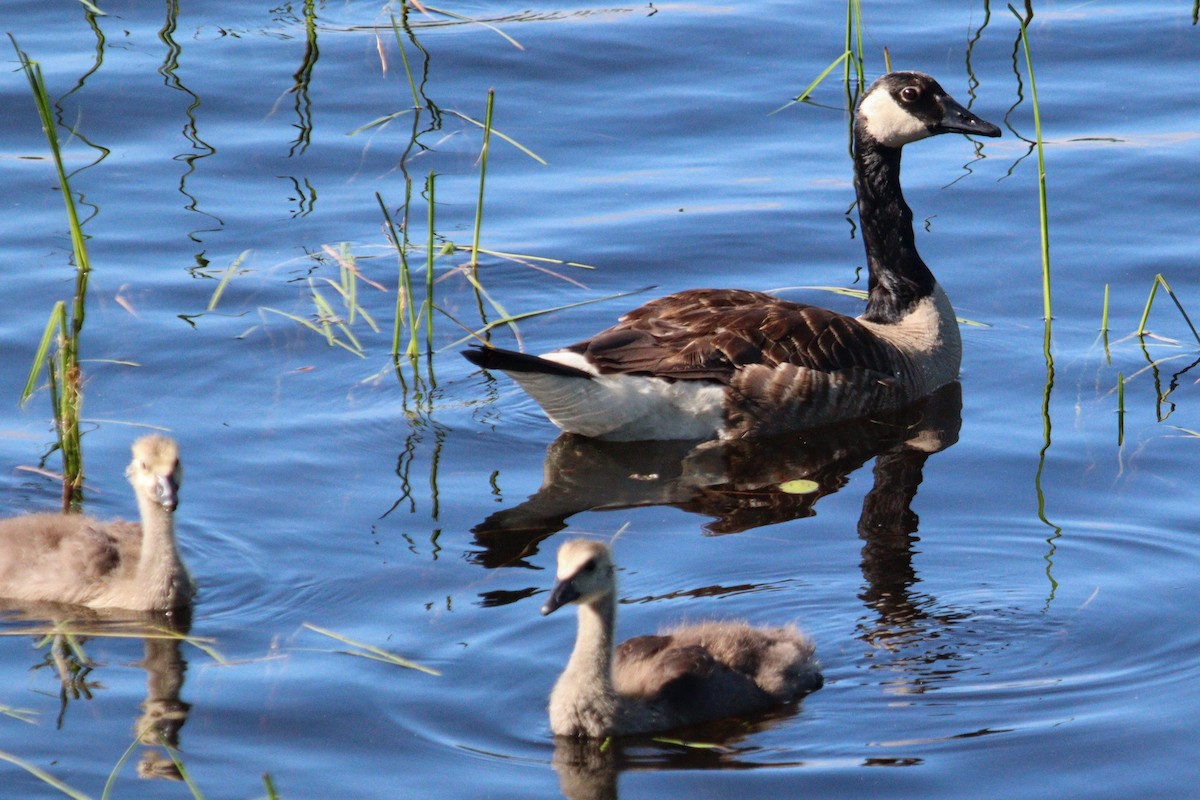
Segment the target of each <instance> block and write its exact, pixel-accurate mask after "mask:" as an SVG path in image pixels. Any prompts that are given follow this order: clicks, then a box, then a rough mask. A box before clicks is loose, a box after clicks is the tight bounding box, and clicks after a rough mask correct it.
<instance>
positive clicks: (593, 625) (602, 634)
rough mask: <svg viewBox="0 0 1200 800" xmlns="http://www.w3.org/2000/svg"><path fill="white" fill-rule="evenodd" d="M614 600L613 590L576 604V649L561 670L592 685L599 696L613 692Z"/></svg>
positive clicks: (581, 684)
mask: <svg viewBox="0 0 1200 800" xmlns="http://www.w3.org/2000/svg"><path fill="white" fill-rule="evenodd" d="M616 603H617V601H616V591H615V590H614V591H611V592H609V593H608V594H605V595H604V596H603V597H600V598H597V599H596V600H593V601H592V602H590V603H583V604H581V605H580V606H579V629H578V631H577V633H576V635H575V649H574V650H572V651H571V658H570V660H569V661H567V668H566V670H565V671H564V673H563V674H564V675H571V676H572V678H573V679H574V683H575V685H576V686H579V687H589V688H594V690H595V691H596V693H597V694H598V695H601V696H606V695H612V694H613V693H614V690H613V680H612V658H613V625H614V622H615V619H616V612H617V605H616Z"/></svg>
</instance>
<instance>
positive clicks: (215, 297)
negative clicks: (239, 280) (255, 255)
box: [206, 250, 250, 311]
mask: <svg viewBox="0 0 1200 800" xmlns="http://www.w3.org/2000/svg"><path fill="white" fill-rule="evenodd" d="M249 255H250V251H249V250H243V251H242V254H241V255H240V256H238V257H237V258H235V259H234V260H233V263H232V264H230V265H229V268H228V269H226V270H225V274H224V275H222V276H221V280H220V281H219V282H218V283H217V288H216V289H214V290H213V293H212V297H210V298H209V299H208V308H207V309H206V310H208V311H215V310H216V308H217V303H219V302H220V301H221V295H222V294H224V293H225V287H226V286H228V285H229V281H230V280H232V278H233V276H234V273H236V272H237V271H238V269H239V268H240V267H241V266H242V262H243V261H245V260H246V257H247V256H249Z"/></svg>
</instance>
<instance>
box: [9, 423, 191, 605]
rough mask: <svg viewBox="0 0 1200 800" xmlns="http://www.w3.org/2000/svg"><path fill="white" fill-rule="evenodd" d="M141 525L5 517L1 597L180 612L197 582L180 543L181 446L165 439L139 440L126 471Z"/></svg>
mask: <svg viewBox="0 0 1200 800" xmlns="http://www.w3.org/2000/svg"><path fill="white" fill-rule="evenodd" d="M125 475H126V477H128V478H129V482H130V483H131V484H132V485H133V493H134V495H135V496H136V497H137V504H138V512H139V514H140V517H141V522H140V523H137V522H125V521H122V520H115V521H112V522H100V521H99V520H96V519H92V518H91V517H85V516H83V515H81V514H25V515H23V516H20V517H13V518H11V519H6V520H0V597H4V598H9V599H12V600H19V601H30V602H50V603H70V604H74V605H81V606H88V607H90V608H124V609H130V610H134V611H172V610H174V609H178V608H180V607H182V606H185V605H187V603H189V602H190V601H191V599H192V596H193V595H194V594H195V584H194V583H193V582H192V579H191V576H190V575H188V572H187V569H186V568H185V567H184V565H183V562H182V561H181V560H180V558H179V551H178V550H177V548H176V546H175V507H176V505H177V504H178V502H179V485H180V481H181V478H182V470H181V468H180V466H179V448H178V446H177V445H176V444H175V442H174V441H173V440H171V439H168V438H167V437H165V436H157V435H154V436H143V437H142V438H140V439H138V440H137V441H136V442H134V443H133V460H132V461H131V462H130V464H129V468H128V469H127V470H126V471H125Z"/></svg>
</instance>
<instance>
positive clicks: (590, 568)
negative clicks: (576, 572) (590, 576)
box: [581, 558, 596, 572]
mask: <svg viewBox="0 0 1200 800" xmlns="http://www.w3.org/2000/svg"><path fill="white" fill-rule="evenodd" d="M581 571H582V572H595V571H596V559H594V558H590V559H588V561H587V563H586V564H584V565H583V569H582V570H581Z"/></svg>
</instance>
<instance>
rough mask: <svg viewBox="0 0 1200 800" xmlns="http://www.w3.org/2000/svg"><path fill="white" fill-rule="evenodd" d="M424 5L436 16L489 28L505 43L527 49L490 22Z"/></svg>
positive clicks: (519, 48)
mask: <svg viewBox="0 0 1200 800" xmlns="http://www.w3.org/2000/svg"><path fill="white" fill-rule="evenodd" d="M422 5H425V8H426V9H428V10H429V11H432V12H434V13H436V14H442V15H443V16H447V17H450V18H451V19H457V20H461V21H463V22H470V23H472V24H474V25H482V26H483V27H485V28H487V29H488V30H489V31H492V32H493V33H496V34H499V35H500V36H501V37H503V38H504V40H505V41H507V42H508V43H509V44H511V45H512V46H513V47H515V48H517V49H518V50H524V49H525V48H524V47H522V46H521V43H520V42H518V41H517V40H516V39H514V38H513V37H511V36H509V35H508V34H507V33H505V32H504V31H502V30H500V29H499V28H497V27H496V26H495V25H492V24H491V23H489V22H484V21H483V20H478V19H473V18H471V17H464V16H463V15H462V14H455V13H454V12H453V11H447V10H446V9H444V8H434V7H433V6H431V5H426V4H422Z"/></svg>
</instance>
